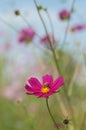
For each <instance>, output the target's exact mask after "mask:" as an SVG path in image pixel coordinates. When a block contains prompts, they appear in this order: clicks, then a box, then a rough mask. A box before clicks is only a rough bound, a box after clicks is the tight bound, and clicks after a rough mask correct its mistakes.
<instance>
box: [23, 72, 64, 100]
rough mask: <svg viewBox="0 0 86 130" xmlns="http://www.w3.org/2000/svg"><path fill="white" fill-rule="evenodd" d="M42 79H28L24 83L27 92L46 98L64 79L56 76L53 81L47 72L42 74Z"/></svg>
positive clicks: (54, 91) (55, 90) (56, 89)
mask: <svg viewBox="0 0 86 130" xmlns="http://www.w3.org/2000/svg"><path fill="white" fill-rule="evenodd" d="M42 80H43V82H42V83H40V81H39V80H38V79H37V78H35V77H31V78H30V79H28V82H27V84H26V85H25V89H26V90H27V94H29V95H35V96H37V97H44V98H48V97H49V96H50V95H52V94H54V93H56V92H57V91H58V89H59V88H60V87H61V86H62V85H63V84H64V79H63V78H62V77H58V78H57V79H56V80H55V81H53V77H52V75H48V74H47V75H44V76H43V77H42Z"/></svg>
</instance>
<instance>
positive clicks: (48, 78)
mask: <svg viewBox="0 0 86 130" xmlns="http://www.w3.org/2000/svg"><path fill="white" fill-rule="evenodd" d="M42 78H43V84H44V83H46V82H48V83H49V84H50V86H51V85H52V83H53V77H52V75H48V74H47V75H44V76H43V77H42Z"/></svg>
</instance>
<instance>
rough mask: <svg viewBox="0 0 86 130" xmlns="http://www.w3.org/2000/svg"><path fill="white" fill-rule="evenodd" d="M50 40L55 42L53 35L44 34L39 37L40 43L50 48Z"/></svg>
mask: <svg viewBox="0 0 86 130" xmlns="http://www.w3.org/2000/svg"><path fill="white" fill-rule="evenodd" d="M50 42H51V43H52V44H55V42H56V41H55V39H54V37H53V35H45V36H43V37H42V38H41V39H40V43H41V44H43V45H44V46H45V47H46V48H50Z"/></svg>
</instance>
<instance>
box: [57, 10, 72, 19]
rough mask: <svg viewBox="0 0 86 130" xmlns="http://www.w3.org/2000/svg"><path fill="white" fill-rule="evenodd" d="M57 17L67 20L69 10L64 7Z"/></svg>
mask: <svg viewBox="0 0 86 130" xmlns="http://www.w3.org/2000/svg"><path fill="white" fill-rule="evenodd" d="M59 18H60V19H61V20H68V19H69V18H70V12H69V11H68V10H66V9H63V10H61V11H60V12H59Z"/></svg>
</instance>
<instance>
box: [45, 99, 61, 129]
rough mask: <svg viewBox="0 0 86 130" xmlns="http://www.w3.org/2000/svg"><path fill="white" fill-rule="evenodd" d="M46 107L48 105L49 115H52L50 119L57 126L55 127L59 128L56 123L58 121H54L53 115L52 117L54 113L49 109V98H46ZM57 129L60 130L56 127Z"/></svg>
mask: <svg viewBox="0 0 86 130" xmlns="http://www.w3.org/2000/svg"><path fill="white" fill-rule="evenodd" d="M46 105H47V109H48V112H49V115H50V117H51V119H52V121H53V123H54V124H55V126H57V123H56V121H55V119H54V117H53V115H52V113H51V111H50V108H49V104H48V98H46ZM56 128H57V130H59V128H58V127H56Z"/></svg>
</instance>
